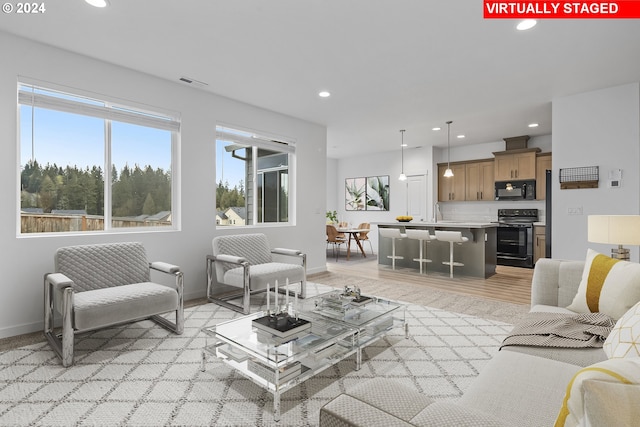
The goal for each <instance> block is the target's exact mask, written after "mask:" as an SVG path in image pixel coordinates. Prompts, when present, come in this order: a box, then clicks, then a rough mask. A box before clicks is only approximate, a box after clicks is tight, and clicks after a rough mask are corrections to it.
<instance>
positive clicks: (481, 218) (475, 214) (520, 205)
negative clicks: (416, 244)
mask: <svg viewBox="0 0 640 427" xmlns="http://www.w3.org/2000/svg"><path fill="white" fill-rule="evenodd" d="M498 209H538V221H540V222H545V202H544V200H522V201H506V202H499V201H492V202H440V213H441V215H442V219H443V220H446V221H469V222H492V221H497V220H498Z"/></svg>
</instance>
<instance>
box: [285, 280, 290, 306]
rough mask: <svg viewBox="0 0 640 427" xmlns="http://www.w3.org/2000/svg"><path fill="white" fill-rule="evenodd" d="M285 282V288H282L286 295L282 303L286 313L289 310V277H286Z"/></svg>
mask: <svg viewBox="0 0 640 427" xmlns="http://www.w3.org/2000/svg"><path fill="white" fill-rule="evenodd" d="M285 283H286V285H285V288H284V289H285V290H284V291H285V292H286V293H287V296H286V297H285V300H284V301H285V303H284V304H285V308H284V309H285V310H286V311H287V313H288V312H289V278H288V277H287V281H286V282H285Z"/></svg>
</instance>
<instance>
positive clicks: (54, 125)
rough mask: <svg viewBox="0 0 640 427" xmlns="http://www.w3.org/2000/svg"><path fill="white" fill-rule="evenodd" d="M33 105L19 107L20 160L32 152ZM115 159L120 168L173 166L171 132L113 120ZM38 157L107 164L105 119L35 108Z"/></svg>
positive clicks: (62, 162)
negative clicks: (126, 166) (105, 158)
mask: <svg viewBox="0 0 640 427" xmlns="http://www.w3.org/2000/svg"><path fill="white" fill-rule="evenodd" d="M31 134H32V132H31V107H29V106H21V107H20V140H21V152H20V162H21V165H25V164H26V163H27V162H28V161H29V160H30V159H31V156H32V143H31V136H32V135H31ZM111 134H112V149H111V156H112V162H113V163H114V164H115V165H116V168H117V169H118V171H120V170H121V169H122V167H123V166H124V165H125V164H128V165H129V166H130V167H133V166H134V165H135V164H138V165H140V167H145V166H147V165H151V167H152V168H153V169H157V168H162V169H164V170H165V171H168V170H170V167H171V132H169V131H163V130H158V129H153V128H147V127H143V126H136V125H131V124H128V123H119V122H113V123H112V129H111ZM34 140H35V144H34V150H33V151H34V154H35V159H36V160H37V161H38V162H39V163H40V164H41V165H43V166H44V165H46V164H47V163H50V164H54V163H55V164H57V165H58V166H61V167H66V166H74V165H75V166H78V167H79V168H82V169H84V168H86V167H87V166H88V167H92V166H94V165H98V166H101V167H104V120H103V119H98V118H94V117H88V116H82V115H77V114H70V113H64V112H59V111H54V110H48V109H43V108H36V109H35V139H34Z"/></svg>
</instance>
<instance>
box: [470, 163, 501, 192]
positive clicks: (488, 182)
mask: <svg viewBox="0 0 640 427" xmlns="http://www.w3.org/2000/svg"><path fill="white" fill-rule="evenodd" d="M493 165H494V161H493V160H486V161H478V162H473V163H467V164H466V165H465V175H466V185H465V187H466V197H465V200H493V199H494V192H495V188H494V187H495V185H494V178H493V176H494V170H493V169H494V167H493Z"/></svg>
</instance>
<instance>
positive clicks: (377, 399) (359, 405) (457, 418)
mask: <svg viewBox="0 0 640 427" xmlns="http://www.w3.org/2000/svg"><path fill="white" fill-rule="evenodd" d="M584 265H585V263H584V262H582V261H561V260H552V259H541V260H539V261H538V262H537V264H536V267H535V270H534V274H533V281H532V291H531V292H532V295H531V300H532V304H531V305H532V307H531V310H532V311H544V312H570V311H569V310H567V309H566V308H563V307H566V306H568V305H569V304H570V303H571V302H572V300H573V298H574V296H575V295H576V293H577V290H578V287H579V284H580V281H581V278H582V272H583V268H584ZM606 359H607V356H606V354H605V352H604V350H602V349H601V348H589V349H548V348H534V347H517V348H516V347H504V348H503V349H502V350H501V351H500V352H498V354H497V355H496V356H495V357H493V358H492V359H491V361H489V363H488V364H487V365H486V366H485V367H484V368H483V369H482V371H481V373H480V375H479V376H478V377H477V378H476V379H475V380H474V382H473V383H472V384H471V385H470V386H469V387H468V388H467V390H465V392H464V394H463V396H461V397H460V398H459V399H457V400H452V401H436V402H434V401H432V400H431V399H430V398H428V397H426V396H424V395H422V394H420V393H418V392H417V391H415V390H412V389H409V388H407V387H405V386H404V385H401V384H398V383H394V382H393V381H390V380H386V379H376V380H372V381H368V382H365V383H363V384H361V385H359V386H358V387H356V388H354V389H352V390H347V392H345V393H343V394H341V395H339V396H337V397H336V398H334V399H333V400H332V401H330V402H329V403H327V404H326V405H325V406H324V407H323V408H322V409H321V411H320V426H323V427H328V426H332V427H334V426H336V427H337V426H367V427H375V426H380V427H383V426H384V427H387V426H391V425H399V426H401V425H406V426H410V425H415V426H456V427H459V426H552V425H553V424H554V421H555V420H556V417H557V416H558V412H559V410H560V408H561V406H562V402H563V398H564V395H565V392H566V390H567V385H568V384H569V382H570V381H571V379H572V378H573V376H574V375H575V374H576V373H577V372H578V371H580V370H581V369H582V368H583V367H585V366H589V365H591V364H593V363H597V362H601V361H604V360H606Z"/></svg>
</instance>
